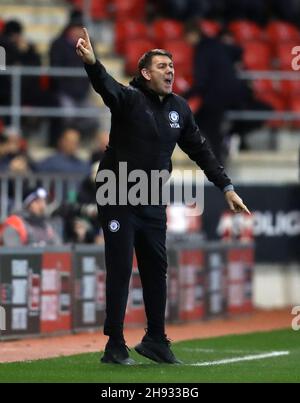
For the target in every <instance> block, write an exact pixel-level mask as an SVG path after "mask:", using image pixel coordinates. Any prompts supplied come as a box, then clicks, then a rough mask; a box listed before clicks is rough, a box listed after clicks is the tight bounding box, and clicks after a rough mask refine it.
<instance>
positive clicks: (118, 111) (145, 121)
mask: <svg viewBox="0 0 300 403" xmlns="http://www.w3.org/2000/svg"><path fill="white" fill-rule="evenodd" d="M85 69H86V71H87V73H88V75H89V78H90V80H91V83H92V85H93V87H94V89H95V91H97V92H98V93H99V94H100V95H101V97H102V98H103V101H104V103H105V104H106V105H107V106H108V107H109V108H110V110H111V113H112V118H111V119H112V121H111V132H110V140H109V146H108V149H107V151H106V152H105V156H104V158H103V160H102V161H101V163H100V169H114V168H115V167H116V166H117V164H118V162H119V161H126V162H127V163H128V171H131V170H133V169H143V170H144V171H146V172H150V171H151V170H162V169H167V170H169V171H171V170H172V165H171V156H172V153H173V150H174V148H175V146H176V143H177V144H178V145H179V147H180V148H181V149H182V150H183V151H184V152H185V153H186V154H187V155H188V156H189V157H190V158H191V159H192V160H193V161H195V162H196V163H197V164H198V165H199V167H200V168H201V169H203V170H204V172H205V174H206V176H207V178H208V179H209V180H210V181H211V182H213V183H214V184H215V185H216V186H217V187H219V188H220V189H221V190H223V189H224V188H225V187H226V186H227V185H229V184H231V181H230V179H229V178H228V176H227V175H226V173H225V171H224V168H223V167H222V166H221V165H220V164H219V163H218V162H217V160H216V158H215V156H214V155H213V153H212V151H211V150H210V148H209V146H208V145H207V142H206V140H205V138H204V137H203V136H202V135H201V134H200V132H199V129H198V127H197V125H196V123H195V121H194V117H193V115H192V112H191V110H190V108H189V106H188V104H187V102H186V100H185V99H183V98H181V97H180V96H178V95H175V94H173V93H172V94H169V95H167V96H166V97H165V98H164V100H163V101H160V98H159V96H158V95H157V94H156V93H155V92H154V91H152V90H150V89H148V87H147V86H145V85H144V83H143V81H141V80H139V79H134V80H133V81H132V82H131V83H130V85H129V86H124V85H122V84H120V83H118V82H117V81H116V80H115V79H114V78H113V77H111V76H110V75H109V74H108V73H107V72H106V70H105V68H104V66H103V65H102V64H101V63H100V62H99V61H97V62H96V64H94V65H85Z"/></svg>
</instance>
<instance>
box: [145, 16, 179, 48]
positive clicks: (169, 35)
mask: <svg viewBox="0 0 300 403" xmlns="http://www.w3.org/2000/svg"><path fill="white" fill-rule="evenodd" d="M183 33H184V31H183V25H182V24H181V23H180V22H178V21H174V20H168V19H161V20H157V21H155V22H154V23H153V25H152V38H153V40H154V41H155V42H156V43H157V47H161V44H162V43H163V42H165V41H167V40H174V39H182V37H183Z"/></svg>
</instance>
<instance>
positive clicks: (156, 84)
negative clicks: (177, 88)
mask: <svg viewBox="0 0 300 403" xmlns="http://www.w3.org/2000/svg"><path fill="white" fill-rule="evenodd" d="M174 73H175V71H174V64H173V61H172V60H171V59H170V58H169V57H168V56H154V57H153V58H152V63H151V66H150V67H149V68H147V69H143V70H142V74H143V76H144V77H145V79H146V80H147V83H148V86H149V87H150V88H151V89H152V90H153V91H155V92H156V93H157V94H159V95H168V94H170V93H171V92H172V88H173V83H174Z"/></svg>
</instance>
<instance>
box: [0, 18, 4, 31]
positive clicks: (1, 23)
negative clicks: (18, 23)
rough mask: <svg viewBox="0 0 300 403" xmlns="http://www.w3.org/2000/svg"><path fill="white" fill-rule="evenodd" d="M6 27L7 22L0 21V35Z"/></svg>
mask: <svg viewBox="0 0 300 403" xmlns="http://www.w3.org/2000/svg"><path fill="white" fill-rule="evenodd" d="M4 25H5V22H4V21H3V20H0V34H1V32H2V31H3V28H4Z"/></svg>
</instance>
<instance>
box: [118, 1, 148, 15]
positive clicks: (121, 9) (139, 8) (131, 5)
mask: <svg viewBox="0 0 300 403" xmlns="http://www.w3.org/2000/svg"><path fill="white" fill-rule="evenodd" d="M111 5H112V12H113V16H114V18H115V19H117V20H121V19H125V18H132V19H140V20H144V19H145V15H146V13H145V11H146V0H111Z"/></svg>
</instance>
